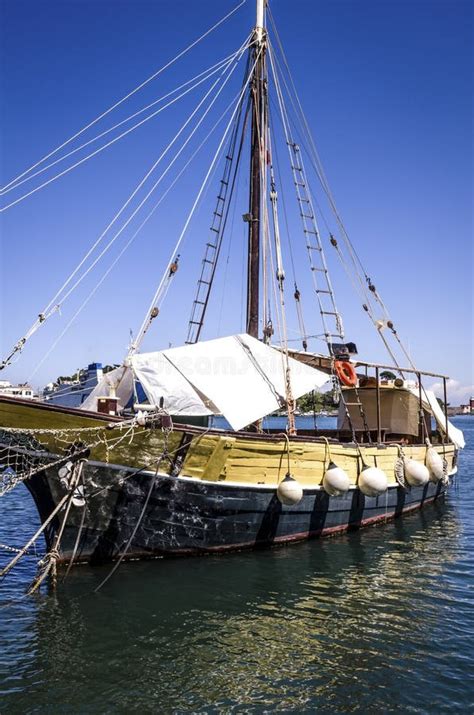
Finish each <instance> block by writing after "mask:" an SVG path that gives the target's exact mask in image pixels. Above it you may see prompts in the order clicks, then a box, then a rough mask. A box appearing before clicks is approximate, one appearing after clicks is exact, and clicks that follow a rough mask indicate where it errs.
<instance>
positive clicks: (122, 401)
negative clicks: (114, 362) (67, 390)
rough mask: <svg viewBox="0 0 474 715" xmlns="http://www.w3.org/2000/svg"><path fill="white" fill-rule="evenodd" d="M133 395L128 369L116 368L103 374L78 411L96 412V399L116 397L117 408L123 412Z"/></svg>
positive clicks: (131, 379) (131, 378)
mask: <svg viewBox="0 0 474 715" xmlns="http://www.w3.org/2000/svg"><path fill="white" fill-rule="evenodd" d="M132 393H133V373H132V371H131V369H130V368H129V367H124V366H121V367H116V368H115V369H114V370H111V371H110V372H107V373H105V375H103V377H102V378H101V379H100V380H99V382H98V383H97V385H96V386H95V387H94V389H93V390H92V392H91V394H90V395H89V396H88V397H87V398H86V399H85V400H84V402H83V403H82V405H81V407H80V409H81V410H90V411H91V412H97V398H98V397H117V398H118V408H119V410H123V408H124V407H125V405H126V404H127V402H128V401H129V399H130V397H131V395H132Z"/></svg>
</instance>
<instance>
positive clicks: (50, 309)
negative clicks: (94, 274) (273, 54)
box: [0, 38, 249, 370]
mask: <svg viewBox="0 0 474 715" xmlns="http://www.w3.org/2000/svg"><path fill="white" fill-rule="evenodd" d="M248 42H249V38H247V39H246V40H245V42H244V43H243V44H242V45H241V47H240V48H239V50H238V51H237V52H236V53H235V55H233V59H232V60H231V61H229V62H228V63H227V64H226V65H225V67H224V69H223V71H222V73H221V75H220V76H219V78H218V79H217V80H216V81H215V82H214V83H213V84H212V86H211V88H210V89H209V90H208V91H207V92H206V93H205V95H204V97H203V98H202V99H201V100H200V102H199V103H198V105H197V106H196V107H195V109H194V110H193V112H192V113H191V115H190V116H189V117H188V118H187V120H186V121H185V122H184V124H183V125H182V126H181V128H180V129H179V131H178V133H177V134H176V135H175V137H174V138H173V139H172V140H171V142H170V143H169V144H168V146H167V147H166V148H165V149H164V151H163V152H162V153H161V154H160V156H159V157H158V159H157V160H156V161H155V163H154V164H153V166H152V167H151V169H149V171H148V172H147V173H146V174H145V176H144V177H143V179H142V180H141V181H140V182H139V184H138V185H137V186H136V188H135V189H134V190H133V192H132V194H131V195H130V196H129V198H128V199H127V200H126V202H125V203H124V204H123V205H122V207H121V208H120V209H119V211H118V212H117V213H116V214H115V216H114V217H113V219H112V220H111V221H110V223H109V224H108V226H107V227H106V228H105V230H104V231H103V232H102V233H101V235H100V236H99V238H98V239H97V240H96V242H95V243H94V244H93V246H92V247H91V248H90V249H89V251H88V252H87V253H86V255H85V256H84V257H83V259H82V260H81V262H80V263H79V265H78V266H77V267H76V268H75V269H74V271H73V272H72V273H71V274H70V276H69V277H68V278H67V279H66V281H65V282H64V283H63V285H62V286H61V288H60V289H59V290H58V291H57V292H56V294H55V296H54V297H53V298H52V299H51V300H50V302H49V303H48V305H47V306H46V308H45V309H44V310H43V311H42V312H41V313H40V314H39V316H38V318H37V319H36V321H35V322H34V323H33V325H32V326H31V327H30V328H29V330H28V331H27V333H26V334H25V335H24V336H23V338H21V339H20V340H19V341H18V342H17V343H16V345H15V346H14V347H13V349H12V350H11V352H10V354H9V355H8V356H7V357H6V358H5V359H4V360H3V361H2V362H0V370H2V369H3V368H5V367H6V366H7V365H9V364H10V363H11V360H12V358H13V357H14V356H15V355H16V354H17V353H20V352H21V351H22V350H23V347H24V345H25V343H26V342H27V340H29V338H30V337H31V336H32V335H33V334H34V333H35V332H36V330H38V328H39V327H40V325H42V324H43V323H44V322H45V321H46V320H47V319H48V318H50V317H51V316H52V315H53V314H54V313H55V312H56V311H57V310H59V307H60V305H61V304H62V303H63V302H64V301H65V300H66V299H67V298H68V297H69V295H70V294H71V293H72V292H73V291H74V290H75V289H76V288H77V286H78V285H79V284H80V283H81V282H82V280H83V279H84V278H85V277H86V275H87V274H88V273H89V272H90V271H91V270H92V269H93V268H94V266H95V265H96V264H97V263H98V261H99V260H100V259H101V258H102V256H103V255H104V254H105V253H106V252H107V251H108V250H109V248H110V247H111V246H112V244H113V243H114V242H115V240H116V239H117V238H118V236H119V235H121V233H122V232H123V231H124V230H125V228H126V227H127V226H128V224H129V223H130V222H131V220H132V219H133V218H134V217H135V215H136V214H137V213H138V211H139V210H140V209H141V208H142V206H143V205H144V203H145V202H146V201H147V200H148V198H149V197H150V195H151V194H152V193H153V191H154V190H155V188H156V187H157V186H158V184H159V183H160V182H161V180H162V179H163V178H164V176H166V174H167V173H168V171H169V170H170V168H171V167H172V166H173V164H174V163H175V161H176V160H177V159H178V157H179V156H180V155H181V153H182V152H183V150H184V148H185V147H186V146H187V144H188V143H189V141H190V140H191V138H192V136H193V135H194V134H195V132H196V131H197V129H198V128H199V126H200V125H201V124H202V122H203V121H204V119H205V117H206V116H207V114H208V113H209V111H210V109H211V107H212V106H213V104H214V103H215V101H216V100H217V98H218V96H219V95H220V93H221V92H222V90H223V88H224V86H225V84H226V83H227V81H228V80H229V79H230V77H231V75H232V73H233V72H234V70H235V69H236V67H237V64H238V62H239V60H240V58H241V57H242V54H243V53H244V52H245V50H246V49H247V47H248ZM232 63H234V64H233V66H231V65H232ZM229 67H230V69H229V73H228V75H227V77H225V79H224V80H223V82H222V85H221V87H220V88H219V89H218V91H217V93H216V94H215V96H214V98H213V99H212V100H211V103H210V104H209V106H208V107H207V109H206V110H205V111H204V113H203V115H202V116H201V118H200V119H199V121H198V123H197V125H196V126H195V127H194V129H193V131H192V132H191V133H190V134H189V136H188V137H187V139H186V141H185V142H184V144H183V145H182V146H181V148H180V150H179V151H178V152H177V153H176V155H175V156H174V157H173V159H172V161H171V162H170V163H169V164H168V166H167V167H166V169H165V170H164V171H163V172H162V174H161V176H160V177H159V179H158V180H157V181H156V182H155V184H154V185H153V186H152V188H151V190H150V191H149V192H148V193H147V194H146V196H145V198H144V199H142V201H141V202H140V203H139V205H138V206H137V207H136V208H135V209H134V211H133V212H132V214H131V215H130V216H129V218H128V219H127V221H126V222H125V223H124V224H123V225H122V227H121V228H120V229H119V231H117V232H116V233H115V235H114V236H113V237H112V239H111V240H110V241H109V242H108V243H107V245H106V246H105V248H104V249H102V251H101V252H100V253H99V255H98V256H97V257H96V258H95V259H94V261H93V262H92V263H91V264H90V265H89V266H88V267H87V268H86V269H85V270H84V271H83V273H82V274H81V275H80V276H79V278H78V279H77V280H76V281H75V282H74V284H73V285H72V287H70V288H69V290H68V291H67V292H66V293H64V290H65V288H66V287H67V286H68V285H69V283H70V282H71V281H72V279H73V278H74V276H75V275H76V274H77V273H78V271H79V270H80V269H81V267H82V266H83V265H84V263H85V262H86V260H87V259H88V258H89V256H90V255H91V254H92V253H93V251H94V250H95V248H96V247H97V246H98V245H99V243H100V242H101V241H102V240H103V238H104V237H105V235H106V234H107V232H108V231H109V229H110V228H111V227H112V226H113V224H114V223H115V222H116V221H117V219H118V218H119V217H120V215H121V214H122V213H123V211H124V210H125V208H126V207H127V206H128V204H129V203H130V202H131V201H132V199H133V198H134V197H135V195H136V194H137V193H138V191H139V190H140V188H141V187H142V186H143V185H144V184H145V182H146V181H147V179H148V178H149V177H150V175H151V174H152V172H153V171H154V169H155V168H156V166H157V165H158V164H159V162H160V161H161V159H162V158H163V157H164V156H165V155H166V153H167V152H168V151H169V150H170V149H171V147H172V146H173V144H174V143H175V142H176V140H177V139H178V137H179V136H180V135H181V133H182V132H183V131H184V129H185V128H186V126H187V125H188V124H189V122H190V121H191V119H192V118H193V117H194V116H195V114H196V113H197V112H198V111H199V109H200V108H201V106H202V105H203V103H204V102H205V100H206V99H207V97H208V96H209V95H210V93H211V92H212V90H213V89H214V87H215V86H216V85H217V84H218V82H219V80H220V79H221V78H222V77H223V76H224V75H225V73H226V71H227V69H228V68H229ZM58 298H60V301H59V302H58V303H56V305H53V304H54V302H55V301H56V300H57V299H58Z"/></svg>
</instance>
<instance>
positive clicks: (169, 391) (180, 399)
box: [132, 346, 219, 416]
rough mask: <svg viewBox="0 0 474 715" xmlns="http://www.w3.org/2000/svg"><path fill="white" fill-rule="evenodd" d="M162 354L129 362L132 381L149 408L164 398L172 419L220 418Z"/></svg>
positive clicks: (163, 353)
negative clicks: (140, 389) (183, 416)
mask: <svg viewBox="0 0 474 715" xmlns="http://www.w3.org/2000/svg"><path fill="white" fill-rule="evenodd" d="M193 347H194V346H193ZM165 352H168V351H165ZM165 352H156V353H142V354H137V355H134V356H133V358H132V366H133V371H134V373H135V377H136V379H137V380H138V381H139V382H140V384H141V386H142V387H143V389H144V391H145V394H146V396H147V397H148V400H149V402H150V404H152V405H159V404H160V401H161V399H162V398H163V406H164V408H165V409H166V410H167V411H168V412H170V413H171V414H173V415H195V416H196V415H197V416H199V415H212V414H216V415H217V414H219V410H218V409H217V407H215V405H213V404H212V402H210V400H208V399H207V397H206V396H205V395H201V394H200V393H199V392H198V390H196V389H195V388H194V387H193V386H192V385H191V384H190V383H189V381H188V380H187V379H186V378H185V377H184V375H182V374H181V372H180V371H179V370H178V369H177V368H176V367H175V366H174V365H173V363H172V362H170V360H168V358H167V357H166V355H165Z"/></svg>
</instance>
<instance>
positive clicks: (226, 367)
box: [131, 334, 328, 430]
mask: <svg viewBox="0 0 474 715" xmlns="http://www.w3.org/2000/svg"><path fill="white" fill-rule="evenodd" d="M131 364H132V368H133V371H134V373H135V376H136V378H137V379H138V380H139V381H140V383H141V384H142V386H143V389H144V390H145V393H146V395H147V397H148V399H149V401H150V403H152V404H159V403H160V399H161V398H162V397H163V398H164V407H165V409H167V410H168V411H169V412H170V413H171V414H211V413H214V414H222V415H224V417H225V418H226V419H227V421H228V422H229V424H230V425H231V426H232V428H233V429H235V430H239V429H242V427H245V426H246V425H248V424H250V423H251V422H254V421H255V420H257V419H260V418H261V417H264V416H265V415H268V414H270V413H271V412H274V411H275V410H277V409H279V408H281V406H282V404H284V402H285V371H284V361H283V355H282V353H281V351H279V350H275V349H274V348H272V347H269V346H268V345H264V344H263V343H261V342H260V341H259V340H256V339H255V338H252V337H251V336H249V335H246V334H243V335H232V336H230V337H227V338H218V339H216V340H207V341H203V342H200V343H196V344H194V345H184V346H182V347H178V348H170V349H169V350H163V351H161V352H155V353H143V354H141V355H134V356H133V357H132V358H131ZM290 371H291V385H292V391H293V396H294V397H295V398H296V397H300V396H301V395H304V394H306V393H307V392H310V391H311V390H313V389H315V388H317V387H320V386H321V385H323V384H324V383H325V382H327V380H328V376H327V375H326V374H325V373H323V372H320V371H319V370H316V369H314V368H312V367H309V366H307V365H304V364H302V363H300V362H297V361H296V360H293V359H291V358H290ZM190 410H193V411H190ZM199 410H200V411H199ZM203 410H205V411H203Z"/></svg>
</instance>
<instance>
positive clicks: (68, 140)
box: [2, 0, 246, 190]
mask: <svg viewBox="0 0 474 715" xmlns="http://www.w3.org/2000/svg"><path fill="white" fill-rule="evenodd" d="M245 2H246V0H241V2H240V3H239V4H238V5H236V6H235V7H234V8H233V9H232V10H231V11H230V12H228V13H227V14H226V15H224V16H223V17H222V18H221V19H220V20H218V21H217V22H216V23H214V25H212V26H211V27H210V28H209V29H208V30H206V32H204V33H203V34H202V35H200V36H199V37H198V38H197V39H196V40H194V41H193V42H191V43H190V44H189V45H187V47H185V48H184V50H181V52H179V53H178V54H177V55H176V56H175V57H173V59H171V60H169V62H167V63H166V64H164V65H163V66H162V67H160V69H158V70H157V71H156V72H154V73H153V74H152V75H150V77H148V78H147V79H146V80H145V81H144V82H142V83H141V84H139V85H138V86H137V87H135V88H134V89H132V90H131V92H129V93H128V94H126V95H125V96H124V97H122V99H120V100H119V101H118V102H115V104H113V105H111V106H110V107H109V108H108V109H106V110H105V112H102V114H100V115H99V116H97V117H96V118H95V119H93V120H92V121H91V122H89V123H88V124H86V125H85V126H84V127H82V129H80V130H79V131H78V132H76V134H74V135H73V136H71V137H70V138H69V139H67V140H66V141H65V142H63V143H62V144H61V145H59V146H57V147H56V148H55V149H53V150H52V151H51V152H49V154H46V155H45V156H44V157H42V158H41V159H40V160H39V161H37V162H36V163H35V164H33V165H32V166H30V167H29V168H28V169H26V170H25V171H23V172H22V173H21V174H19V175H18V176H16V177H15V178H14V179H12V180H11V181H10V182H9V183H8V184H6V185H5V186H4V187H2V190H5V189H6V188H8V187H9V186H11V184H13V183H14V182H16V181H17V180H18V179H21V178H22V177H23V176H25V175H26V174H28V173H29V172H30V171H32V170H33V169H35V168H36V167H37V166H39V165H40V164H42V163H43V162H44V161H46V160H47V159H49V158H50V157H51V156H53V155H54V154H56V153H57V152H58V151H60V150H61V149H62V148H63V147H65V146H67V144H70V143H71V142H72V141H74V139H76V138H77V137H78V136H80V135H81V134H83V133H84V132H85V131H86V130H87V129H89V128H90V127H92V126H93V125H94V124H97V122H99V121H100V120H101V119H103V118H104V117H105V116H107V114H110V112H112V111H113V110H114V109H116V108H117V107H118V106H120V105H121V104H123V102H125V101H126V100H127V99H129V98H130V97H132V96H133V95H134V94H136V92H138V91H139V90H141V89H142V88H143V87H145V86H146V85H147V84H148V83H149V82H151V81H152V80H154V79H156V77H158V76H159V75H160V74H162V73H163V72H164V71H165V70H166V69H168V67H171V65H173V64H174V63H175V62H176V61H177V60H179V59H180V58H181V57H183V56H184V55H185V54H186V53H187V52H189V50H191V49H192V48H193V47H195V46H196V45H197V44H199V42H201V41H202V40H203V39H204V38H205V37H207V36H208V35H210V34H211V33H212V32H213V31H214V30H216V29H217V28H218V27H219V26H220V25H222V23H224V22H225V21H226V20H228V19H229V18H230V17H231V16H232V15H233V14H234V13H235V12H237V10H239V9H240V8H241V7H242V5H244V4H245Z"/></svg>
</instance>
